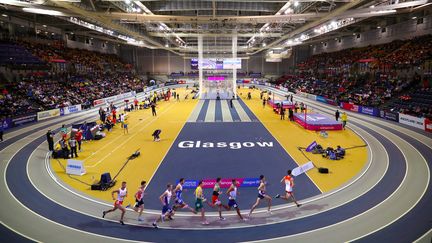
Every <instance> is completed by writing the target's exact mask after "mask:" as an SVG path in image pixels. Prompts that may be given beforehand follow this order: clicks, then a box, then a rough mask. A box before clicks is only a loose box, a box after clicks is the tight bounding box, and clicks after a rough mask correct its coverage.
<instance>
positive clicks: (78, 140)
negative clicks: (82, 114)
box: [75, 129, 82, 152]
mask: <svg viewBox="0 0 432 243" xmlns="http://www.w3.org/2000/svg"><path fill="white" fill-rule="evenodd" d="M75 140H76V141H77V143H78V150H79V151H80V152H81V141H82V131H81V129H78V131H77V132H76V133H75Z"/></svg>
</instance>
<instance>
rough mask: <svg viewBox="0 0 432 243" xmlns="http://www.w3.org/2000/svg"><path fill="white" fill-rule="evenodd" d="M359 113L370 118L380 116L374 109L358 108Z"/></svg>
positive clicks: (376, 109)
mask: <svg viewBox="0 0 432 243" xmlns="http://www.w3.org/2000/svg"><path fill="white" fill-rule="evenodd" d="M359 112H360V113H362V114H366V115H370V116H379V115H380V111H379V109H378V108H374V107H366V106H359Z"/></svg>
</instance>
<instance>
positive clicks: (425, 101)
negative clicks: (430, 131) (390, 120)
mask: <svg viewBox="0 0 432 243" xmlns="http://www.w3.org/2000/svg"><path fill="white" fill-rule="evenodd" d="M388 107H389V109H391V111H393V112H399V113H403V114H408V115H414V116H419V117H426V118H429V119H432V88H430V87H427V88H424V87H423V88H419V89H416V90H415V91H414V92H412V93H410V94H405V95H401V96H400V97H399V99H398V100H396V101H394V102H392V103H391V104H389V105H388Z"/></svg>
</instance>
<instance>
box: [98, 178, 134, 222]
mask: <svg viewBox="0 0 432 243" xmlns="http://www.w3.org/2000/svg"><path fill="white" fill-rule="evenodd" d="M116 193H117V199H116V198H115V197H114V194H116ZM111 195H112V198H113V200H115V202H114V207H113V208H112V209H110V210H108V211H103V213H102V218H105V215H106V214H107V213H111V212H114V211H116V210H117V209H120V210H121V211H122V214H121V217H120V224H122V225H124V222H123V217H124V215H125V212H126V209H125V208H124V207H123V206H122V205H123V201H124V198H125V197H127V189H126V182H125V181H123V182H122V186H121V188H119V189H118V190H115V191H112V193H111ZM128 206H129V205H128ZM126 207H127V206H126Z"/></svg>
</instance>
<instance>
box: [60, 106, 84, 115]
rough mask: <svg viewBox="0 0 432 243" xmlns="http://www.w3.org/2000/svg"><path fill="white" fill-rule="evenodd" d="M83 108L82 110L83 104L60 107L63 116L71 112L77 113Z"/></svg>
mask: <svg viewBox="0 0 432 243" xmlns="http://www.w3.org/2000/svg"><path fill="white" fill-rule="evenodd" d="M81 110H82V108H81V105H71V106H66V107H63V108H60V114H61V115H62V116H63V115H67V114H70V113H76V112H78V111H81Z"/></svg>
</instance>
